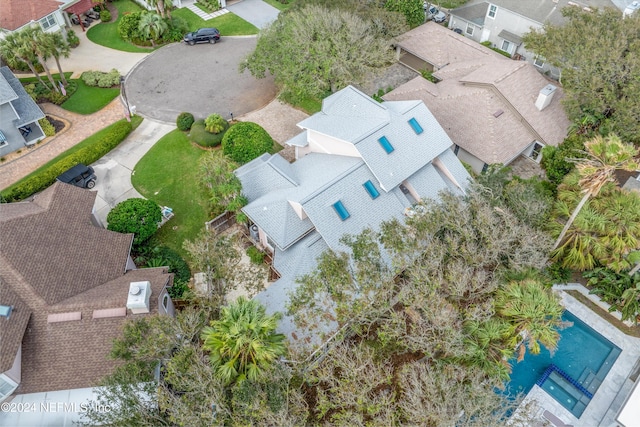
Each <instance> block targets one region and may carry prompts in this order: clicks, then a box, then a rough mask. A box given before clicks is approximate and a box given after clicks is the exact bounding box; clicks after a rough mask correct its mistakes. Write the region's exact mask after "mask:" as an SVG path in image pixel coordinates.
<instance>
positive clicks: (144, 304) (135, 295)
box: [127, 281, 151, 314]
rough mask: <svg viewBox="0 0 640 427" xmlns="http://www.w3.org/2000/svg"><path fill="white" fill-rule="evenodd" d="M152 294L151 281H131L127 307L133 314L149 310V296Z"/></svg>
mask: <svg viewBox="0 0 640 427" xmlns="http://www.w3.org/2000/svg"><path fill="white" fill-rule="evenodd" d="M150 296H151V283H150V282H148V281H146V282H131V283H130V284H129V294H128V295H127V308H128V309H129V310H131V313H133V314H141V313H148V312H149V297H150Z"/></svg>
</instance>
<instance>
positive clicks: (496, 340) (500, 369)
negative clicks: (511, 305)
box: [462, 317, 513, 380]
mask: <svg viewBox="0 0 640 427" xmlns="http://www.w3.org/2000/svg"><path fill="white" fill-rule="evenodd" d="M464 327H465V332H466V334H467V337H466V338H465V344H466V345H465V347H466V350H467V354H465V355H464V357H463V358H462V360H463V361H464V363H465V364H470V365H472V366H477V367H478V368H480V369H482V370H483V371H485V372H487V373H488V374H489V375H490V376H492V377H499V378H503V379H505V380H507V379H508V378H509V372H510V371H511V367H510V365H509V362H508V360H509V359H510V358H511V356H512V355H513V347H511V346H510V345H509V343H508V339H509V338H510V335H511V330H510V327H509V324H508V323H507V322H506V321H504V320H503V319H501V318H497V317H494V318H490V319H487V320H486V321H478V320H470V321H468V322H466V323H465V326H464Z"/></svg>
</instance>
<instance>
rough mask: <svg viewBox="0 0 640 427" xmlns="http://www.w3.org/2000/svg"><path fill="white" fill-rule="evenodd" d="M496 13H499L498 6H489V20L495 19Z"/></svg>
mask: <svg viewBox="0 0 640 427" xmlns="http://www.w3.org/2000/svg"><path fill="white" fill-rule="evenodd" d="M496 12H498V6H496V5H495V4H492V5H490V6H489V13H487V15H488V16H489V18H495V17H496Z"/></svg>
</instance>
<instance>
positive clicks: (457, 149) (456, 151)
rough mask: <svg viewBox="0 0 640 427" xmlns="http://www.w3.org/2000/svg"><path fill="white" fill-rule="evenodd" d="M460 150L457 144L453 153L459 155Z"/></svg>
mask: <svg viewBox="0 0 640 427" xmlns="http://www.w3.org/2000/svg"><path fill="white" fill-rule="evenodd" d="M458 151H460V146H459V145H456V146H455V148H454V149H453V154H455V155H456V156H457V155H458Z"/></svg>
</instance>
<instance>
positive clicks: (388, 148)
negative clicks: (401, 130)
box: [378, 136, 394, 154]
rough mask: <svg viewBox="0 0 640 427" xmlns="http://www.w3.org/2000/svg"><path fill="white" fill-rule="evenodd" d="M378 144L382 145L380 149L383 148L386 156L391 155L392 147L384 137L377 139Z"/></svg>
mask: <svg viewBox="0 0 640 427" xmlns="http://www.w3.org/2000/svg"><path fill="white" fill-rule="evenodd" d="M378 142H379V143H380V145H382V148H384V151H386V152H387V154H391V153H392V152H393V150H394V148H393V145H391V143H390V142H389V140H388V139H387V137H386V136H381V137H380V138H378Z"/></svg>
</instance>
